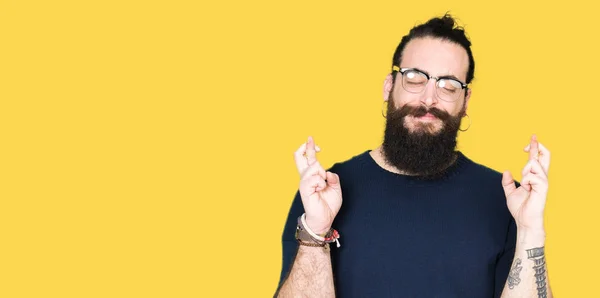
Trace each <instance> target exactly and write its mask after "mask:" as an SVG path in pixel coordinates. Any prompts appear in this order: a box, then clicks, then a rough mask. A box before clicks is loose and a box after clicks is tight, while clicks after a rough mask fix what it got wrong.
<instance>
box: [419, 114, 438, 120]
mask: <svg viewBox="0 0 600 298" xmlns="http://www.w3.org/2000/svg"><path fill="white" fill-rule="evenodd" d="M417 118H419V119H436V118H437V117H436V116H434V115H433V114H431V113H427V114H425V115H423V116H421V117H417Z"/></svg>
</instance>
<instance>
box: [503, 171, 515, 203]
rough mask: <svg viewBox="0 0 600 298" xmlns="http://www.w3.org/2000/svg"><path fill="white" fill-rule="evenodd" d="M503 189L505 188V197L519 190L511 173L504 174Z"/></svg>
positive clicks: (505, 172)
mask: <svg viewBox="0 0 600 298" xmlns="http://www.w3.org/2000/svg"><path fill="white" fill-rule="evenodd" d="M502 187H504V195H506V196H507V197H508V196H509V195H510V194H511V193H513V191H515V190H516V189H517V185H516V184H515V180H514V179H513V176H512V174H511V173H510V172H509V171H504V173H502Z"/></svg>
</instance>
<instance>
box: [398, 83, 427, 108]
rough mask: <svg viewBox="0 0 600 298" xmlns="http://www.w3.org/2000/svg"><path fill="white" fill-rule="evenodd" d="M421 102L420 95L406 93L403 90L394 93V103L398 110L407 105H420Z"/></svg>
mask: <svg viewBox="0 0 600 298" xmlns="http://www.w3.org/2000/svg"><path fill="white" fill-rule="evenodd" d="M420 102H421V100H420V98H419V95H418V94H414V93H409V92H406V91H405V90H404V89H402V88H400V90H396V92H394V103H395V104H396V107H397V108H400V107H402V106H404V105H406V104H410V105H419V104H420Z"/></svg>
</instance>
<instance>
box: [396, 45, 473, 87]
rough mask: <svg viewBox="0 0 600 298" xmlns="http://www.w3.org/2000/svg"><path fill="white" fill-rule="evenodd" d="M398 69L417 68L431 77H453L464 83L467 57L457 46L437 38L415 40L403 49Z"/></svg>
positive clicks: (467, 65)
mask: <svg viewBox="0 0 600 298" xmlns="http://www.w3.org/2000/svg"><path fill="white" fill-rule="evenodd" d="M400 67H410V68H413V67H414V68H418V69H421V70H424V71H427V72H428V73H429V74H430V75H432V76H442V75H454V76H456V77H457V78H459V79H460V80H462V81H465V80H466V79H467V71H468V69H469V56H468V55H467V51H466V50H465V49H463V48H462V46H460V45H459V44H456V43H453V42H450V41H446V40H441V39H439V38H430V37H426V38H416V39H413V40H411V41H410V42H409V43H408V44H407V45H406V47H405V48H404V52H403V53H402V62H401V65H400Z"/></svg>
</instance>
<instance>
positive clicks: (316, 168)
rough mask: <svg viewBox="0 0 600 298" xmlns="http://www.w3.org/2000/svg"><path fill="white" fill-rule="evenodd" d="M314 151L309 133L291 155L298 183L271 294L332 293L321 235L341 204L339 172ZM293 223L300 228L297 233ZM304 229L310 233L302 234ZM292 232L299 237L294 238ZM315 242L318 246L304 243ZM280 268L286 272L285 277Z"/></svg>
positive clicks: (329, 272) (316, 150) (278, 295)
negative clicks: (326, 165)
mask: <svg viewBox="0 0 600 298" xmlns="http://www.w3.org/2000/svg"><path fill="white" fill-rule="evenodd" d="M318 151H320V149H319V148H318V147H317V146H316V145H315V143H314V140H313V139H312V138H310V137H309V139H308V141H307V142H306V143H304V144H302V146H300V148H299V149H298V150H297V151H296V153H295V155H294V158H295V160H296V167H297V168H298V172H299V173H300V187H299V190H298V194H297V195H296V198H295V199H294V202H293V203H292V208H291V210H290V214H289V215H288V220H287V223H286V226H285V229H284V234H283V269H282V277H281V281H280V288H279V290H278V291H277V292H276V293H275V297H335V289H334V283H333V272H332V267H331V257H330V252H329V244H326V243H325V241H323V239H324V238H323V235H326V236H327V237H330V236H331V235H330V234H328V233H329V232H330V230H331V225H332V224H333V220H334V218H335V216H336V215H337V213H338V212H339V210H340V207H341V205H342V189H341V185H340V179H339V176H338V175H337V174H334V173H332V172H329V171H325V169H323V167H322V166H321V165H320V163H319V162H318V161H317V159H316V156H315V155H316V152H318ZM303 212H304V213H306V216H305V218H304V220H302V222H301V223H300V222H299V221H298V220H297V219H298V217H299V216H300V215H301V214H302V213H303ZM296 226H298V227H301V228H302V229H300V230H299V232H298V234H296ZM302 231H303V232H302ZM306 231H311V232H310V233H312V234H313V235H314V237H312V236H308V237H306V235H307V234H306V233H307V232H306ZM310 233H308V234H310ZM296 235H298V239H301V240H302V241H296ZM311 237H312V238H311ZM319 238H320V239H319ZM312 240H314V241H312ZM330 240H331V239H329V240H327V241H330ZM301 243H302V245H300V244H301ZM316 244H318V245H321V246H307V245H316ZM323 244H324V245H325V246H323ZM293 254H295V257H294V256H293ZM290 266H291V268H289V267H290ZM283 272H287V275H286V276H285V277H284V276H283Z"/></svg>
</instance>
